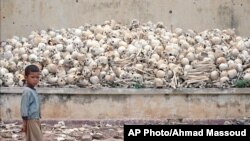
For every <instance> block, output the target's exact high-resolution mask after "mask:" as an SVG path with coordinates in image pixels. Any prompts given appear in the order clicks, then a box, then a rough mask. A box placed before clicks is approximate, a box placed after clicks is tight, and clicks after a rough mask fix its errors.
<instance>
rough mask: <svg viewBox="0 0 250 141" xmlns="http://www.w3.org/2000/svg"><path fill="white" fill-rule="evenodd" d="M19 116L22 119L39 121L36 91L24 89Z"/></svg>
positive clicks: (38, 103)
mask: <svg viewBox="0 0 250 141" xmlns="http://www.w3.org/2000/svg"><path fill="white" fill-rule="evenodd" d="M21 116H22V118H23V119H28V120H30V119H40V117H41V115H40V99H39V96H38V94H37V92H36V89H34V88H30V87H24V89H23V94H22V100H21Z"/></svg>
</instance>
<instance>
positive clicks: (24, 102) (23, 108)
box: [21, 92, 29, 120]
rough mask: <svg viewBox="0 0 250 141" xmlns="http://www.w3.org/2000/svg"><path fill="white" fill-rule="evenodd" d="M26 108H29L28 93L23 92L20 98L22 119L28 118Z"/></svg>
mask: <svg viewBox="0 0 250 141" xmlns="http://www.w3.org/2000/svg"><path fill="white" fill-rule="evenodd" d="M28 109H29V94H28V92H24V93H23V95H22V100H21V116H22V118H23V120H27V119H28Z"/></svg>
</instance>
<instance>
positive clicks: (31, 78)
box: [25, 72, 40, 87]
mask: <svg viewBox="0 0 250 141" xmlns="http://www.w3.org/2000/svg"><path fill="white" fill-rule="evenodd" d="M39 78H40V73H39V72H30V74H29V75H27V76H25V80H26V83H27V84H28V86H31V87H35V86H36V85H37V84H38V82H39Z"/></svg>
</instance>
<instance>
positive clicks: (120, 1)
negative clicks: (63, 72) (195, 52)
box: [0, 0, 250, 40]
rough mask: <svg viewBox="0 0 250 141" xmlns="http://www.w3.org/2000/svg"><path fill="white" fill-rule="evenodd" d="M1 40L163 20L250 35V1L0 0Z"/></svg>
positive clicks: (171, 23) (202, 28)
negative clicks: (39, 32) (50, 30)
mask: <svg viewBox="0 0 250 141" xmlns="http://www.w3.org/2000/svg"><path fill="white" fill-rule="evenodd" d="M0 4H1V9H0V10H1V11H0V21H1V25H0V28H1V29H0V30H1V37H0V40H5V39H7V38H11V37H12V36H13V35H17V36H25V37H26V36H27V35H29V34H30V32H31V31H32V30H41V29H48V28H56V29H59V28H63V27H78V26H80V25H83V24H84V23H92V24H101V23H103V22H104V21H105V20H110V19H115V20H116V21H119V22H121V23H123V24H128V23H129V22H130V21H131V20H132V19H139V20H140V21H141V22H147V21H152V22H155V23H156V22H159V21H162V22H163V23H164V24H165V25H167V27H168V28H170V26H171V25H172V26H173V27H174V28H175V27H182V28H184V29H195V30H197V31H203V30H205V29H211V28H219V29H225V28H235V29H236V31H237V34H239V35H241V36H250V30H249V29H250V9H249V7H250V0H25V1H21V0H0Z"/></svg>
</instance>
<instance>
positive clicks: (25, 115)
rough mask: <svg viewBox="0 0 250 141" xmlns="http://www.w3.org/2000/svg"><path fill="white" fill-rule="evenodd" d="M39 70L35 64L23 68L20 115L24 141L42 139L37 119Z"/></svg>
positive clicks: (38, 110)
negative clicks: (23, 79)
mask: <svg viewBox="0 0 250 141" xmlns="http://www.w3.org/2000/svg"><path fill="white" fill-rule="evenodd" d="M39 75H40V70H39V68H38V67H37V66H36V65H29V66H27V67H26V68H25V84H26V85H25V86H24V89H23V94H22V100H21V116H22V119H23V129H22V130H23V131H24V132H25V134H26V141H42V131H41V123H40V121H39V119H40V117H41V114H40V100H39V97H38V94H37V92H36V89H35V88H34V87H35V86H36V85H37V84H38V82H39Z"/></svg>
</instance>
